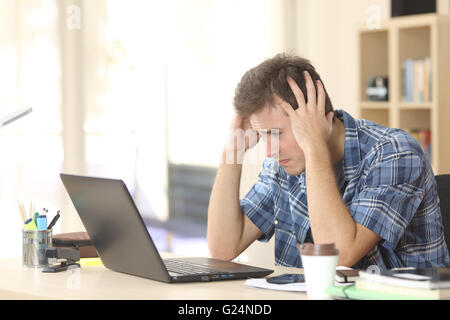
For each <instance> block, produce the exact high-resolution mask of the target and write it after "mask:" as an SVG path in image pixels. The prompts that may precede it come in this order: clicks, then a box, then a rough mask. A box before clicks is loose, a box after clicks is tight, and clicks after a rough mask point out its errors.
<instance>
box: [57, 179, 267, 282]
mask: <svg viewBox="0 0 450 320" xmlns="http://www.w3.org/2000/svg"><path fill="white" fill-rule="evenodd" d="M60 176H61V180H62V182H63V184H64V186H65V188H66V190H67V192H68V194H69V196H70V198H71V199H72V202H73V205H74V206H75V209H76V210H77V212H78V214H79V216H80V218H81V221H82V222H83V224H84V227H85V228H86V231H87V233H88V234H89V236H90V238H91V240H92V242H93V244H94V246H95V248H96V250H97V252H98V254H99V256H100V258H101V259H102V262H103V264H104V265H105V267H107V268H109V269H112V270H114V271H119V272H123V273H127V274H132V275H135V276H140V277H144V278H149V279H152V280H157V281H163V282H191V281H212V280H231V279H245V278H249V277H251V278H255V277H263V276H266V275H268V274H271V273H272V272H273V270H270V269H264V268H258V267H253V266H248V265H244V264H240V263H234V262H229V261H222V260H217V259H211V258H194V257H193V258H174V259H161V256H160V254H159V252H158V250H157V248H156V246H155V244H154V242H153V240H152V237H151V236H150V234H149V232H148V230H147V227H146V225H145V223H144V221H143V220H142V217H141V215H140V214H139V211H138V209H137V207H136V205H135V203H134V201H133V199H132V197H131V195H130V193H129V191H128V189H127V187H126V185H125V183H124V182H123V181H122V180H118V179H106V178H96V177H87V176H76V175H69V174H60Z"/></svg>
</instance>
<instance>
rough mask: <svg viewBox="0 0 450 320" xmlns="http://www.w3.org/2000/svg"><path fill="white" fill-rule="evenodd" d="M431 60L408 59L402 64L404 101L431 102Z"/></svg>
mask: <svg viewBox="0 0 450 320" xmlns="http://www.w3.org/2000/svg"><path fill="white" fill-rule="evenodd" d="M431 80H432V70H431V59H430V57H425V58H423V59H412V58H408V59H405V60H404V61H403V64H402V84H403V100H404V101H405V102H411V103H413V102H414V103H416V102H418V103H423V102H430V101H431V85H432V81H431Z"/></svg>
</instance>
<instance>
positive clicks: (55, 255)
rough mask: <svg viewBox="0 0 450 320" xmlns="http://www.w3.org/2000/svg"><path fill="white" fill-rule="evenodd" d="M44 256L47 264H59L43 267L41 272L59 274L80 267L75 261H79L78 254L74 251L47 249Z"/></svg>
mask: <svg viewBox="0 0 450 320" xmlns="http://www.w3.org/2000/svg"><path fill="white" fill-rule="evenodd" d="M45 256H46V257H47V258H48V260H49V262H51V261H52V260H53V261H55V262H56V261H58V260H63V261H60V264H55V265H51V266H48V267H45V268H44V269H43V270H42V272H46V273H49V272H51V273H52V272H60V271H66V270H68V269H70V268H74V267H78V268H79V267H80V264H79V263H77V261H80V252H79V251H78V250H75V249H68V248H48V249H46V250H45Z"/></svg>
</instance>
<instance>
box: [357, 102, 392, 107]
mask: <svg viewBox="0 0 450 320" xmlns="http://www.w3.org/2000/svg"><path fill="white" fill-rule="evenodd" d="M360 106H361V108H363V109H390V108H391V103H390V102H389V101H361V103H360Z"/></svg>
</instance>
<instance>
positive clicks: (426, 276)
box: [359, 268, 450, 290]
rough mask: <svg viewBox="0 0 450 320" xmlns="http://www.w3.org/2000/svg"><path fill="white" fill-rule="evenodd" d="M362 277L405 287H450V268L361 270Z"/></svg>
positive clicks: (432, 288)
mask: <svg viewBox="0 0 450 320" xmlns="http://www.w3.org/2000/svg"><path fill="white" fill-rule="evenodd" d="M359 276H360V278H361V279H366V280H369V281H373V282H377V283H382V284H387V285H393V286H398V287H405V288H421V289H431V290H435V289H449V288H450V268H426V269H391V270H380V273H369V272H366V271H360V272H359Z"/></svg>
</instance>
